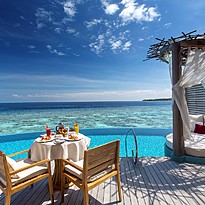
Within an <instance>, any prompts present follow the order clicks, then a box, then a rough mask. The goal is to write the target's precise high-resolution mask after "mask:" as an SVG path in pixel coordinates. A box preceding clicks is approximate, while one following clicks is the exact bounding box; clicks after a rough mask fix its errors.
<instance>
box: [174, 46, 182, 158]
mask: <svg viewBox="0 0 205 205" xmlns="http://www.w3.org/2000/svg"><path fill="white" fill-rule="evenodd" d="M180 76H181V66H180V44H179V43H174V44H173V47H172V84H173V85H175V84H176V83H177V82H178V80H179V78H180ZM173 155H174V158H179V160H180V157H182V156H183V155H184V139H183V124H182V119H181V115H180V112H179V109H178V107H177V105H176V103H175V102H174V104H173Z"/></svg>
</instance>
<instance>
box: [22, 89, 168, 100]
mask: <svg viewBox="0 0 205 205" xmlns="http://www.w3.org/2000/svg"><path fill="white" fill-rule="evenodd" d="M170 96H171V90H170V89H164V90H119V91H115V90H113V91H99V92H98V91H94V92H75V93H72V92H52V93H36V94H28V95H27V96H26V97H27V98H28V100H29V98H34V99H36V100H41V101H43V100H44V101H45V100H46V101H51V99H52V100H53V101H65V100H69V101H106V100H107V101H109V100H115V101H119V100H121V101H122V100H125V99H127V100H133V101H138V100H143V99H155V98H170Z"/></svg>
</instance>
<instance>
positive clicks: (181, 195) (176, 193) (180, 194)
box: [157, 160, 190, 205]
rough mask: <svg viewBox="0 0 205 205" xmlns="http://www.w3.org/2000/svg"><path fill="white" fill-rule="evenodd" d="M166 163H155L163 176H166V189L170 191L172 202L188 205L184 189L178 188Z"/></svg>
mask: <svg viewBox="0 0 205 205" xmlns="http://www.w3.org/2000/svg"><path fill="white" fill-rule="evenodd" d="M168 161H169V160H167V161H166V162H161V163H157V166H160V167H161V169H162V170H164V173H163V175H164V176H166V179H167V180H168V188H170V189H172V191H173V195H172V200H175V199H176V201H178V204H182V205H187V204H190V203H189V202H188V198H189V195H187V193H186V192H184V189H181V188H180V187H179V186H178V182H177V181H176V179H175V177H174V175H173V174H172V173H171V169H172V168H171V167H170V166H169V165H168ZM173 163H175V162H173Z"/></svg>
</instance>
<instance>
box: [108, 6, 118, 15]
mask: <svg viewBox="0 0 205 205" xmlns="http://www.w3.org/2000/svg"><path fill="white" fill-rule="evenodd" d="M117 10H119V7H118V5H117V4H110V5H107V6H106V9H105V13H106V14H110V15H113V14H115V12H116V11H117Z"/></svg>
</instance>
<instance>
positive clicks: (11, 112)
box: [0, 102, 172, 135]
mask: <svg viewBox="0 0 205 205" xmlns="http://www.w3.org/2000/svg"><path fill="white" fill-rule="evenodd" d="M0 122H1V123H0V135H3V134H12V133H14V134H16V133H22V132H36V131H42V130H44V129H45V125H46V124H48V125H49V127H51V128H52V129H55V127H56V125H57V124H58V123H59V122H63V123H64V124H65V126H69V127H73V124H74V123H78V124H79V126H80V128H109V127H138V128H171V127H172V110H171V102H88V103H23V104H20V103H19V104H17V103H14V104H12V103H11V104H1V103H0Z"/></svg>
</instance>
